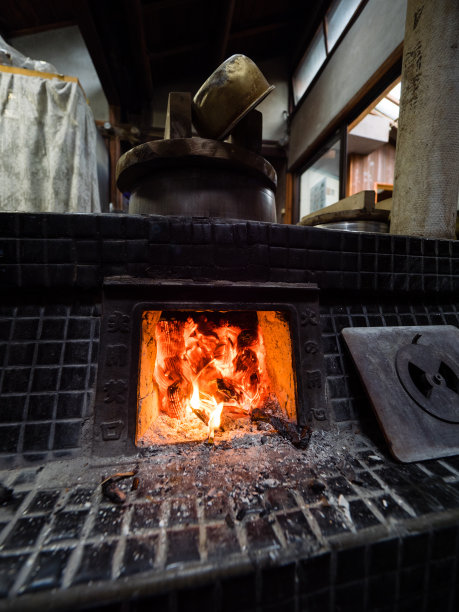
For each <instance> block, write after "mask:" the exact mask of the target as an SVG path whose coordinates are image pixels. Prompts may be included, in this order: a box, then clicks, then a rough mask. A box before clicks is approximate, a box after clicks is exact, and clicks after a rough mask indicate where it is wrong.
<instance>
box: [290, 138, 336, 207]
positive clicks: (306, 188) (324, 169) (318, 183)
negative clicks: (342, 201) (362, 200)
mask: <svg viewBox="0 0 459 612" xmlns="http://www.w3.org/2000/svg"><path fill="white" fill-rule="evenodd" d="M339 152H340V141H339V140H337V141H336V142H335V144H334V145H333V146H332V147H330V149H328V151H326V152H325V153H324V154H323V155H322V157H320V159H318V160H317V161H316V162H315V163H314V164H313V165H312V166H310V167H309V168H308V169H307V170H306V171H305V172H303V174H302V175H301V177H300V218H301V217H304V216H305V215H308V214H309V213H311V212H315V211H316V210H320V209H321V208H324V206H329V205H330V204H334V203H335V202H337V201H338V200H339Z"/></svg>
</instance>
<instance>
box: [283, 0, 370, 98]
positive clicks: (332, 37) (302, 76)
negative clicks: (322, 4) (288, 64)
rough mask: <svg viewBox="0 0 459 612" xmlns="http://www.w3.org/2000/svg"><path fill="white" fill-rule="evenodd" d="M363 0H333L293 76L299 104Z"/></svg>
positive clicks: (294, 90)
mask: <svg viewBox="0 0 459 612" xmlns="http://www.w3.org/2000/svg"><path fill="white" fill-rule="evenodd" d="M360 4H362V0H333V2H332V3H331V6H330V8H329V9H328V11H327V13H326V15H325V17H324V18H323V20H322V22H321V24H320V27H319V28H318V30H317V32H316V33H315V35H314V38H313V39H312V41H311V43H310V45H309V47H308V48H307V49H306V53H305V54H304V55H303V57H302V59H301V61H300V63H299V64H298V66H297V68H296V70H295V72H294V73H293V77H292V87H293V99H294V103H295V104H297V103H298V101H299V100H300V98H301V97H302V96H303V95H304V94H305V92H306V90H307V89H308V87H309V85H310V84H311V83H312V81H313V79H314V77H315V76H316V74H317V73H318V72H319V70H320V69H321V68H322V66H323V65H324V63H325V61H326V59H327V58H328V57H329V54H330V53H331V52H332V51H333V49H334V48H335V46H336V44H337V42H338V40H339V38H340V36H341V34H342V33H343V32H344V30H345V29H346V27H347V26H348V24H349V23H350V21H351V19H352V18H353V17H354V15H355V13H356V11H357V9H358V7H359V6H360Z"/></svg>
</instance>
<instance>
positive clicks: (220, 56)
mask: <svg viewBox="0 0 459 612" xmlns="http://www.w3.org/2000/svg"><path fill="white" fill-rule="evenodd" d="M235 4H236V0H225V1H224V2H222V8H221V11H222V19H221V27H220V28H219V29H218V28H217V52H216V60H217V61H216V66H218V65H219V64H221V63H222V62H223V60H225V59H226V50H227V47H228V41H229V37H230V32H231V25H232V22H233V14H234V7H235Z"/></svg>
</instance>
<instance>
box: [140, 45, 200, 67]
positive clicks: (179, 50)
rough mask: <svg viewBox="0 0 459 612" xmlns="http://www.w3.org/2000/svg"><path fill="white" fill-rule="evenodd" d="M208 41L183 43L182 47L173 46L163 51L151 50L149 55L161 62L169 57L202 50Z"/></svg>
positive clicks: (152, 59)
mask: <svg viewBox="0 0 459 612" xmlns="http://www.w3.org/2000/svg"><path fill="white" fill-rule="evenodd" d="M205 47H206V43H204V42H195V43H190V44H189V45H181V46H180V47H171V48H169V49H163V50H162V51H153V52H152V51H150V52H149V54H148V56H149V58H150V60H151V61H152V62H159V61H162V60H164V59H166V58H168V57H174V56H177V55H187V54H188V53H194V52H195V51H202V50H203V49H205Z"/></svg>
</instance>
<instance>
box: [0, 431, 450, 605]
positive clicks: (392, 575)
mask: <svg viewBox="0 0 459 612" xmlns="http://www.w3.org/2000/svg"><path fill="white" fill-rule="evenodd" d="M295 452H296V451H295ZM184 461H185V463H186V460H184ZM299 467H300V468H301V469H298V470H297V471H296V472H295V470H290V474H289V476H288V477H287V479H285V482H283V483H282V484H278V483H277V484H276V485H275V486H273V485H272V484H271V483H270V486H266V487H260V486H259V485H258V493H257V494H254V496H253V497H254V499H253V500H252V502H250V500H244V499H243V500H240V499H238V498H237V497H236V498H235V497H234V496H233V497H232V496H231V494H229V493H228V490H225V491H223V492H222V491H216V490H215V488H214V489H213V490H212V489H209V488H207V489H205V490H203V491H201V494H200V495H197V494H195V495H189V494H188V495H183V493H181V491H183V490H184V487H183V486H180V483H178V485H179V486H177V490H176V491H172V492H171V494H170V495H169V494H166V495H165V494H164V490H163V489H162V488H161V487H159V488H158V486H157V485H158V482H159V481H160V475H159V474H158V473H157V472H158V470H161V473H162V474H163V480H164V479H167V478H168V476H169V474H168V470H167V468H165V467H164V465H159V466H156V468H155V467H154V466H152V465H149V466H143V467H142V469H141V471H140V472H139V477H140V481H141V483H142V485H141V487H140V488H139V489H138V490H136V491H130V492H129V489H130V482H129V483H127V484H126V485H125V490H126V492H127V493H128V500H129V502H128V503H126V504H124V505H121V506H119V505H114V504H113V503H111V502H109V501H107V500H106V499H105V498H103V497H102V496H101V492H100V487H98V486H97V485H93V486H89V485H86V484H81V485H77V486H76V487H75V488H73V487H59V488H56V487H54V488H52V487H47V488H43V485H41V486H39V485H38V482H39V479H38V475H39V473H40V471H39V470H33V469H27V470H22V471H19V472H16V473H14V472H10V473H9V474H8V473H5V474H3V475H2V477H3V478H4V480H5V481H6V482H7V484H9V485H10V486H13V487H14V498H13V500H12V501H11V502H10V503H6V504H3V506H2V507H1V508H0V526H1V529H2V531H1V532H0V590H1V595H2V596H7V595H8V596H9V597H10V598H12V600H14V598H15V597H19V596H21V595H23V594H30V593H37V592H39V591H46V590H50V589H56V588H57V589H64V590H65V589H70V591H69V597H72V594H71V587H73V586H78V585H83V584H86V585H88V588H90V584H88V583H92V582H96V583H97V582H104V581H109V582H110V583H111V584H114V585H116V581H117V580H118V579H120V578H125V577H134V576H136V575H142V574H145V572H148V575H150V576H152V577H153V576H155V575H157V576H161V577H162V578H163V579H164V577H166V576H167V575H168V574H169V573H170V572H172V573H176V572H177V570H178V569H180V572H182V571H185V568H188V570H186V571H187V572H192V571H198V569H199V567H200V566H202V565H206V564H207V563H214V562H217V565H218V567H220V568H221V569H222V568H224V567H225V566H226V565H228V566H232V567H233V574H234V567H237V564H238V563H240V564H241V568H242V567H245V569H244V570H243V572H242V573H243V574H244V575H245V577H244V575H243V576H242V578H241V577H240V576H238V577H237V578H231V577H229V576H228V577H226V578H225V577H223V578H221V579H219V582H218V585H219V586H218V589H217V590H216V591H215V593H214V595H212V596H210V595H209V589H208V588H206V589H202V590H201V589H200V588H197V589H190V592H189V594H190V596H192V597H193V598H196V602H197V604H198V607H199V608H201V607H202V606H204V609H207V608H206V607H205V601H207V600H206V598H207V597H211V599H210V604H209V605H211V606H212V605H216V604H215V599H214V596H215V597H217V601H218V602H219V603H218V606H223V607H222V608H221V609H226V608H225V606H227V605H228V606H230V608H231V609H247V610H252V609H253V610H255V609H257V610H259V609H262V610H272V609H276V610H277V609H296V607H295V606H298V605H299V606H300V609H315V608H314V606H315V605H318V602H322V603H323V609H324V610H336V609H337V608H338V607H340V606H348V607H349V606H351V607H350V608H349V609H352V610H368V609H374V608H375V607H378V609H387V610H394V611H396V610H403V609H405V608H404V607H403V606H404V605H405V604H406V605H408V603H409V604H410V605H411V603H412V602H418V603H419V602H420V604H419V605H420V606H421V607H420V609H423V608H422V605H426V602H431V601H434V598H435V597H438V598H439V599H438V601H441V602H442V607H441V609H442V610H454V605H455V600H454V593H455V585H456V580H457V579H456V571H457V568H456V564H457V553H458V552H459V551H458V546H459V535H458V527H457V519H458V518H459V462H458V461H457V457H452V458H450V459H443V460H436V461H430V462H423V463H422V464H413V465H399V464H395V463H393V462H391V461H390V460H389V459H387V458H386V457H385V456H384V455H381V453H380V452H379V451H378V450H376V449H375V448H374V447H373V446H369V444H368V443H367V442H366V441H365V440H364V439H363V438H360V439H359V441H358V444H357V445H356V450H355V453H352V454H349V455H347V456H346V457H345V461H344V463H343V464H342V465H341V467H340V468H339V469H338V470H337V469H336V466H333V467H330V468H329V469H327V468H326V467H324V466H322V467H321V468H320V479H318V478H317V477H314V476H313V478H312V479H311V475H314V474H315V473H316V472H317V467H316V466H313V467H312V468H311V470H310V471H309V472H308V470H307V469H305V468H304V467H303V466H299ZM105 470H106V471H107V470H108V471H109V472H110V470H112V471H113V472H115V471H122V470H123V466H106V468H105ZM105 473H106V472H105ZM173 473H174V478H175V477H176V474H177V473H176V472H175V471H173ZM337 474H338V475H337ZM279 475H280V473H279V474H278V473H277V472H276V468H274V469H273V474H272V477H273V479H274V480H278V477H279ZM94 479H95V480H97V479H98V478H96V473H94ZM184 479H186V476H184ZM41 482H43V479H41ZM234 484H236V487H237V483H234ZM234 484H233V485H232V484H231V483H230V484H229V489H234ZM121 486H123V485H121ZM166 491H167V487H166ZM255 491H257V489H256V488H255V489H254V492H255ZM242 508H244V512H241V509H242ZM426 513H428V515H429V516H428V519H424V522H425V525H424V529H423V533H419V525H420V523H419V522H417V523H416V521H419V520H420V519H422V518H423V517H424V516H425V514H426ZM452 513H453V514H452ZM442 517H448V519H449V522H450V524H451V522H453V526H447V525H444V518H442ZM453 517H456V519H455V520H454V521H452V519H453ZM412 523H413V525H415V527H414V528H413V527H410V525H411V524H412ZM249 559H251V560H252V564H251V570H250V571H251V573H249V574H247V573H246V572H247V566H246V562H247V561H248V560H249ZM269 559H276V566H275V567H271V563H270V562H267V560H269ZM223 575H224V574H223ZM233 581H234V583H235V585H236V584H237V588H231V584H232V582H233ZM222 595H223V596H222ZM176 597H184V598H185V599H183V607H180V609H189V608H186V606H185V604H186V601H187V598H186V597H185V594H184V593H182V594H181V592H180V591H179V592H178V593H174V598H173V599H174V600H175V598H176ZM220 598H221V599H220ZM19 601H20V600H19ZM145 601H147V600H145ZM148 601H150V603H151V601H152V600H151V599H149V600H148ZM188 603H189V602H188ZM125 605H126V604H125ZM168 605H169V604H168ZM171 605H172V604H171ZM173 605H175V604H173ZM277 606H279V607H277ZM230 608H228V609H230ZM101 609H103V608H101ZM123 609H124V608H123ZM128 609H131V608H128ZM132 609H133V610H134V609H135V610H137V608H136V607H134V608H132ZM165 609H169V607H168V606H167V607H166V608H165ZM171 609H176V608H173V607H172V608H171ZM209 609H216V608H212V607H211V608H209ZM217 609H220V608H219V607H218V608H217ZM426 609H430V608H428V607H427V608H426Z"/></svg>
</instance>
